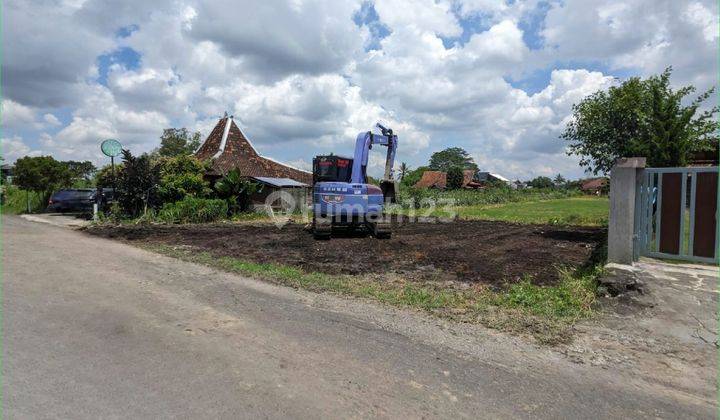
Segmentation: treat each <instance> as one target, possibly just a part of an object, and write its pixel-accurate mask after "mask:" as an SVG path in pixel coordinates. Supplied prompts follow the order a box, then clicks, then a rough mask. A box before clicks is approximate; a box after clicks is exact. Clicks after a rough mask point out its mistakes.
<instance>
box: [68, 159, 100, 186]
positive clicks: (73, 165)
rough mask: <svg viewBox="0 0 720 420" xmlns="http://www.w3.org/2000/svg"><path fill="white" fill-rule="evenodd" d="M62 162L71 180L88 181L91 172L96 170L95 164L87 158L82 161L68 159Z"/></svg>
mask: <svg viewBox="0 0 720 420" xmlns="http://www.w3.org/2000/svg"><path fill="white" fill-rule="evenodd" d="M62 163H63V164H64V165H65V166H66V167H67V169H68V171H69V172H70V176H71V178H72V180H73V181H79V180H83V181H87V182H90V180H91V179H92V177H93V174H94V173H95V171H97V168H96V167H95V165H93V163H92V162H90V161H89V160H86V161H82V162H78V161H74V160H68V161H64V162H62Z"/></svg>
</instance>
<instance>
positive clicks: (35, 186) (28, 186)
mask: <svg viewBox="0 0 720 420" xmlns="http://www.w3.org/2000/svg"><path fill="white" fill-rule="evenodd" d="M71 183H72V175H71V173H70V171H69V170H68V167H67V166H66V165H65V164H64V163H63V162H58V161H57V160H55V159H54V158H53V157H52V156H38V157H30V156H25V157H23V158H20V159H18V160H17V161H16V162H15V171H14V177H13V184H15V185H17V186H18V187H20V188H22V189H24V190H26V191H34V192H37V193H41V194H42V195H43V200H44V201H45V202H47V198H48V197H49V196H50V194H51V193H52V192H53V190H55V189H58V188H66V187H69V186H70V184H71ZM28 211H30V208H29V205H28Z"/></svg>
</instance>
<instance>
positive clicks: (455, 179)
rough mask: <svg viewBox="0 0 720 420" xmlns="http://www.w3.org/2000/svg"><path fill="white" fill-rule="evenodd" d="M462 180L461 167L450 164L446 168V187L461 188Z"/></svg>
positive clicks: (450, 188)
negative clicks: (450, 165)
mask: <svg viewBox="0 0 720 420" xmlns="http://www.w3.org/2000/svg"><path fill="white" fill-rule="evenodd" d="M463 180H464V175H463V169H462V168H461V167H460V166H452V167H450V168H449V169H448V170H447V178H446V183H445V185H446V187H447V189H449V190H457V189H460V188H462V185H463Z"/></svg>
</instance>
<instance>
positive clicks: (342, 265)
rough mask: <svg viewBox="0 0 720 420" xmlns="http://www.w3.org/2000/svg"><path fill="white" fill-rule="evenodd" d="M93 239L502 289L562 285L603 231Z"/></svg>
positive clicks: (153, 233)
mask: <svg viewBox="0 0 720 420" xmlns="http://www.w3.org/2000/svg"><path fill="white" fill-rule="evenodd" d="M87 232H88V233H90V234H93V235H97V236H102V237H107V238H116V239H121V240H125V241H128V242H141V243H148V244H166V245H174V246H177V245H183V246H191V247H193V248H194V249H198V250H199V251H208V252H210V253H211V254H212V255H215V256H230V257H235V258H238V259H242V260H246V261H253V262H259V263H275V264H284V265H290V266H295V267H299V268H302V269H303V270H306V271H308V272H312V271H319V272H323V273H329V274H355V275H357V274H365V273H374V274H386V273H397V274H399V275H400V276H402V277H403V278H404V279H407V280H441V281H442V280H452V281H460V282H463V283H476V282H481V283H486V284H490V285H494V286H502V285H503V284H506V283H510V282H517V281H520V280H522V279H523V278H524V277H528V278H529V279H530V280H531V281H532V282H533V283H535V284H553V283H556V282H557V281H558V270H557V268H558V267H579V266H582V265H585V264H588V263H589V262H591V259H592V258H594V255H595V254H597V252H596V251H597V250H598V249H599V245H600V244H601V243H602V242H603V241H604V238H605V231H604V230H603V229H598V228H586V227H556V226H538V225H518V224H510V223H504V222H492V221H455V222H452V223H434V224H431V223H414V224H404V225H402V226H396V227H395V228H394V229H393V236H392V238H391V239H386V240H380V239H375V238H372V237H367V236H360V235H352V234H345V235H342V234H339V235H334V236H333V238H332V239H331V240H325V241H322V240H315V239H313V236H312V234H311V233H309V232H308V231H307V230H305V229H304V228H303V226H302V225H297V224H290V225H286V226H284V227H283V228H282V229H278V228H276V227H275V226H274V225H249V224H216V225H183V226H167V225H135V226H113V227H109V226H103V227H92V228H89V229H87Z"/></svg>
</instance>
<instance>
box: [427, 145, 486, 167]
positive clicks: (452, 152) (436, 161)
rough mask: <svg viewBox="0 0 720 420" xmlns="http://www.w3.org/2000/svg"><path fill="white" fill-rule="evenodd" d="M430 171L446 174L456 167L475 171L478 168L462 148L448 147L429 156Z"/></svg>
mask: <svg viewBox="0 0 720 420" xmlns="http://www.w3.org/2000/svg"><path fill="white" fill-rule="evenodd" d="M429 166H430V169H431V170H433V171H443V172H447V171H448V170H449V169H450V168H452V167H454V166H457V167H459V168H461V169H472V170H474V171H477V169H478V166H477V165H476V164H475V161H473V158H472V156H470V154H469V153H468V152H466V151H465V149H463V148H462V147H448V148H447V149H445V150H442V151H440V152H435V153H433V154H432V156H430V165H429Z"/></svg>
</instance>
